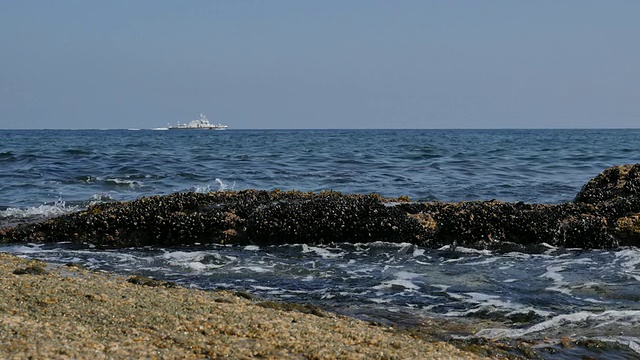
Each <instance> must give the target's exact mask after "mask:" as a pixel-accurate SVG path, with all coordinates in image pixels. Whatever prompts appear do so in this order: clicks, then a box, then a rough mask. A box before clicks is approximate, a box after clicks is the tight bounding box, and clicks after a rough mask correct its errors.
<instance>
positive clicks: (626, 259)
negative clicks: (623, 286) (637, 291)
mask: <svg viewBox="0 0 640 360" xmlns="http://www.w3.org/2000/svg"><path fill="white" fill-rule="evenodd" d="M615 258H616V259H615V262H618V263H620V268H621V272H622V273H624V274H625V275H627V276H629V277H630V278H632V279H634V280H636V281H640V249H638V248H626V249H623V250H620V251H617V252H616V253H615Z"/></svg>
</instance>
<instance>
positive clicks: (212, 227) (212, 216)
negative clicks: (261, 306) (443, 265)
mask: <svg viewBox="0 0 640 360" xmlns="http://www.w3.org/2000/svg"><path fill="white" fill-rule="evenodd" d="M0 241H1V242H23V241H29V242H59V241H73V242H87V243H93V244H96V245H99V246H105V247H124V246H144V245H158V246H168V245H180V244H188V243H202V244H204V243H230V244H280V243H313V244H317V243H331V242H370V241H389V242H411V243H414V244H418V245H422V246H428V247H440V246H443V245H447V244H449V245H453V246H456V245H464V246H471V247H477V248H491V249H498V250H500V249H502V250H505V251H507V250H513V249H522V248H523V247H527V248H535V246H536V245H540V244H542V243H547V244H550V245H554V246H563V247H582V248H611V247H616V246H620V245H638V244H639V243H640V164H635V165H622V166H616V167H612V168H610V169H607V170H605V171H604V172H602V173H601V174H599V175H598V176H597V177H595V178H594V179H592V180H591V181H589V182H588V183H587V184H586V185H585V186H584V187H583V189H582V190H581V191H580V193H578V195H577V196H576V198H575V201H574V202H570V203H565V204H557V205H550V204H525V203H522V202H518V203H505V202H500V201H471V202H459V203H443V202H425V203H411V202H408V201H406V199H383V198H381V197H380V196H378V195H375V194H372V195H344V194H341V193H336V192H323V193H317V194H314V193H302V192H295V191H293V192H281V191H271V192H268V191H258V190H246V191H238V192H212V193H208V194H200V193H176V194H171V195H167V196H153V197H145V198H141V199H138V200H135V201H130V202H117V203H107V204H100V205H96V206H92V207H89V208H88V209H87V210H86V211H82V212H77V213H73V214H68V215H64V216H61V217H57V218H53V219H49V220H47V221H44V222H40V223H35V224H24V225H18V226H16V227H12V228H5V229H1V230H0Z"/></svg>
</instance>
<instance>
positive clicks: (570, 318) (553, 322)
mask: <svg viewBox="0 0 640 360" xmlns="http://www.w3.org/2000/svg"><path fill="white" fill-rule="evenodd" d="M639 324H640V310H609V311H603V312H601V313H593V312H587V311H580V312H576V313H573V314H562V315H557V316H554V317H552V318H550V319H548V320H545V321H543V322H540V323H538V324H535V325H533V326H530V327H528V328H522V329H505V328H503V329H483V330H480V331H479V332H477V333H476V334H475V336H479V337H488V338H519V337H523V336H525V335H530V334H535V333H542V332H544V331H546V330H549V329H564V330H565V331H568V329H570V328H576V327H579V328H601V327H605V326H611V325H613V326H615V327H624V326H627V327H636V326H638V325H639Z"/></svg>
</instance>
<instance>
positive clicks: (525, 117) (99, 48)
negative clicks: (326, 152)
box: [0, 0, 640, 129]
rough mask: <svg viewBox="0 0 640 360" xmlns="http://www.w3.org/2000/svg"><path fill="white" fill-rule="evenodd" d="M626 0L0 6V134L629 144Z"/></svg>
mask: <svg viewBox="0 0 640 360" xmlns="http://www.w3.org/2000/svg"><path fill="white" fill-rule="evenodd" d="M639 15H640V1H637V0H632V1H623V0H616V1H604V0H603V1H589V0H579V1H578V0H576V1H572V0H563V1H551V0H549V1H479V0H478V1H476V0H468V1H436V0H433V1H431V0H402V1H392V0H385V1H382V0H316V1H311V0H268V1H267V0H186V1H174V0H170V1H169V0H135V1H132V0H110V1H87V0H56V1H51V0H3V1H0V129H13V128H18V129H42V128H46V129H104V128H124V129H126V128H142V129H144V128H154V127H164V126H167V124H169V123H171V124H176V123H177V122H178V121H181V122H186V121H189V120H192V119H196V118H198V116H199V114H200V113H204V114H206V115H207V116H208V118H209V119H210V120H211V121H212V122H216V123H217V122H221V123H224V124H227V125H229V127H230V128H231V129H307V128H312V129H337V128H347V129H359V128H398V129H432V128H452V129H453V128H637V127H640V45H638V44H640V42H639V40H638V39H639V38H640V21H638V18H639Z"/></svg>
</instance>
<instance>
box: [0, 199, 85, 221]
mask: <svg viewBox="0 0 640 360" xmlns="http://www.w3.org/2000/svg"><path fill="white" fill-rule="evenodd" d="M79 209H80V207H78V206H66V204H65V202H64V201H56V202H55V203H54V204H53V205H39V206H34V207H29V208H25V209H20V208H8V209H6V210H2V211H0V218H9V217H14V218H28V217H34V216H42V217H54V216H60V215H64V214H68V213H71V212H74V211H78V210H79Z"/></svg>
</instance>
